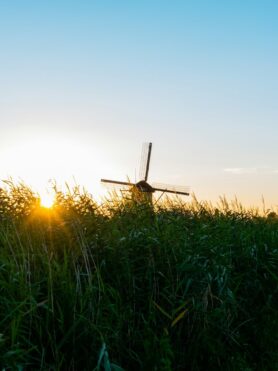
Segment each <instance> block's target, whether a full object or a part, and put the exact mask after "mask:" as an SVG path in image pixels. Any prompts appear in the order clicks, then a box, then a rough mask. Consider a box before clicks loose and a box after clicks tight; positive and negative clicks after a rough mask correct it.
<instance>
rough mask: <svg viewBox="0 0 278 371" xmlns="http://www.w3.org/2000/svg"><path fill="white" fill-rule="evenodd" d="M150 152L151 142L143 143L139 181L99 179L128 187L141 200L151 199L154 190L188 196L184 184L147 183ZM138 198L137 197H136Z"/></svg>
mask: <svg viewBox="0 0 278 371" xmlns="http://www.w3.org/2000/svg"><path fill="white" fill-rule="evenodd" d="M151 152H152V143H144V144H143V148H142V156H141V165H140V173H139V181H138V182H136V183H132V182H122V181H118V180H110V179H101V182H102V183H109V184H113V185H120V186H124V187H129V188H130V190H131V192H132V194H137V196H138V195H139V198H140V199H141V200H142V201H143V200H144V201H149V202H151V201H152V194H153V193H154V192H156V191H158V192H163V193H174V194H178V195H183V196H189V188H188V187H184V186H174V185H168V184H161V183H151V184H150V183H149V182H148V175H149V168H150V160H151ZM137 199H138V197H137Z"/></svg>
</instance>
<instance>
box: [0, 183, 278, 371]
mask: <svg viewBox="0 0 278 371" xmlns="http://www.w3.org/2000/svg"><path fill="white" fill-rule="evenodd" d="M277 272H278V220H277V218H276V216H275V214H274V213H272V214H270V215H269V217H267V215H260V214H259V212H258V211H257V210H245V209H244V208H243V207H242V206H241V205H240V204H239V202H237V201H235V202H234V203H233V205H231V204H229V203H228V202H227V201H226V200H225V199H222V200H220V203H219V205H218V207H217V208H216V207H213V206H212V205H210V204H209V203H200V202H198V201H197V200H196V199H194V198H193V201H192V202H191V203H182V202H181V201H180V200H176V201H172V200H170V199H168V200H167V201H164V202H163V203H162V202H158V203H157V204H155V205H154V207H151V206H150V205H148V204H145V205H144V204H142V203H141V204H140V203H136V202H133V201H130V200H122V199H119V198H117V197H114V198H111V199H110V200H107V201H106V202H104V203H103V204H102V205H98V204H97V203H95V202H94V200H93V199H92V198H91V196H90V195H89V194H87V193H86V192H81V191H80V189H79V188H78V187H76V188H74V189H71V190H70V189H69V190H68V192H67V193H61V192H59V191H58V190H57V189H56V203H55V205H54V206H53V208H52V209H49V210H48V209H44V208H42V207H40V206H39V201H38V198H37V196H36V195H35V194H34V193H33V192H32V191H31V190H30V189H29V188H27V187H26V186H24V185H22V184H21V185H14V184H13V183H9V184H8V187H6V188H5V189H2V190H1V191H0V366H1V369H4V370H13V369H15V370H25V369H27V370H29V369H30V370H121V369H124V370H131V369H133V370H235V371H237V370H246V371H247V370H277V369H278V352H277V350H278V349H277V348H278V307H277V305H278V273H277Z"/></svg>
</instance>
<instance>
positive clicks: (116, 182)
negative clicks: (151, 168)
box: [100, 179, 134, 186]
mask: <svg viewBox="0 0 278 371" xmlns="http://www.w3.org/2000/svg"><path fill="white" fill-rule="evenodd" d="M100 181H101V183H108V184H116V185H123V186H134V183H131V182H121V181H119V180H110V179H101V180H100Z"/></svg>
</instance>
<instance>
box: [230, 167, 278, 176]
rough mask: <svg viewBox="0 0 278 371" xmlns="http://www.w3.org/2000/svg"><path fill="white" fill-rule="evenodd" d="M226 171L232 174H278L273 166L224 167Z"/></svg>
mask: <svg viewBox="0 0 278 371" xmlns="http://www.w3.org/2000/svg"><path fill="white" fill-rule="evenodd" d="M224 171H225V172H226V173H230V174H236V175H241V174H278V170H277V169H271V168H267V167H265V168H263V167H262V168H258V167H230V168H226V169H224Z"/></svg>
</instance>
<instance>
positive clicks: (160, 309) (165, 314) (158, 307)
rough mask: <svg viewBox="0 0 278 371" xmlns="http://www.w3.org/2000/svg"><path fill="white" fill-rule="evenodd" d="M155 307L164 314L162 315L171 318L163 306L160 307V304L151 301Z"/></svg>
mask: <svg viewBox="0 0 278 371" xmlns="http://www.w3.org/2000/svg"><path fill="white" fill-rule="evenodd" d="M153 303H154V305H155V307H156V308H157V309H158V310H159V311H160V312H161V313H162V314H164V316H166V317H167V318H169V319H170V320H172V317H171V316H170V314H168V313H167V312H166V311H165V310H164V309H163V308H161V306H160V305H158V304H157V303H156V302H155V301H153Z"/></svg>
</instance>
